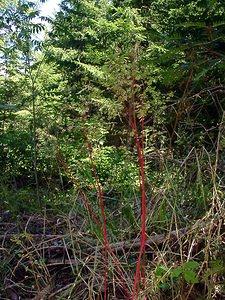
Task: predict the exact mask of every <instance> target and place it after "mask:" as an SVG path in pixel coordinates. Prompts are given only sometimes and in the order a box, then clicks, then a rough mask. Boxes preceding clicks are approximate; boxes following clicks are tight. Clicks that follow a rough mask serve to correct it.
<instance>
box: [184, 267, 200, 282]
mask: <svg viewBox="0 0 225 300" xmlns="http://www.w3.org/2000/svg"><path fill="white" fill-rule="evenodd" d="M184 279H185V280H186V281H187V282H188V283H192V284H194V283H198V282H199V281H198V278H197V277H196V273H195V272H194V271H192V270H185V272H184Z"/></svg>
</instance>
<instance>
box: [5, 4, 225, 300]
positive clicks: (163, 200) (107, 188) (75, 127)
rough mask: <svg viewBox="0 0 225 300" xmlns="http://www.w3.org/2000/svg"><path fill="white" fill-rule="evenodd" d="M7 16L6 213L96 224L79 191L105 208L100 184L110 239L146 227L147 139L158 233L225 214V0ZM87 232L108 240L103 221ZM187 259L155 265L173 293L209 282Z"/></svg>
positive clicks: (153, 227)
mask: <svg viewBox="0 0 225 300" xmlns="http://www.w3.org/2000/svg"><path fill="white" fill-rule="evenodd" d="M39 2H44V1H39ZM39 4H40V3H39ZM0 14H1V16H2V18H1V20H0V34H1V36H0V166H1V168H0V205H1V210H2V211H9V212H10V214H12V216H13V217H15V216H16V215H17V214H22V213H30V212H37V211H40V209H43V208H44V209H45V208H46V209H47V210H49V211H52V210H54V211H57V212H63V213H70V214H75V215H76V216H79V217H80V218H82V219H87V220H90V219H91V218H90V215H89V212H88V211H86V210H85V209H83V204H81V200H80V197H79V196H78V194H79V192H80V190H79V189H82V191H84V193H85V194H86V195H87V197H88V199H89V200H90V203H91V205H92V206H93V210H94V212H95V213H96V214H98V212H99V211H100V208H99V204H98V201H97V200H96V199H97V197H98V184H97V183H98V182H97V181H99V186H100V187H101V189H102V195H103V199H104V203H105V206H106V217H107V218H108V219H109V220H110V218H112V217H113V220H112V221H108V224H107V225H108V226H109V239H111V240H112V241H113V242H115V241H117V240H123V239H128V238H129V239H130V238H131V237H133V236H136V235H137V234H138V232H139V229H140V224H141V221H140V220H141V217H140V216H141V205H140V203H139V199H140V197H141V192H142V190H141V188H140V183H141V172H140V155H139V153H138V148H137V147H136V145H137V139H138V138H140V140H141V138H143V140H142V143H143V144H144V146H145V147H144V156H145V181H146V196H147V214H148V219H147V225H148V226H147V227H148V229H147V231H149V232H148V234H150V233H152V232H154V231H155V232H157V233H161V232H167V231H169V230H171V229H174V228H176V229H177V227H185V226H187V225H190V224H192V222H194V220H197V219H199V218H201V217H202V218H204V216H206V215H211V214H212V215H213V214H214V213H215V214H216V215H217V214H221V212H222V209H223V206H224V178H225V127H224V126H225V123H224V121H225V120H224V117H225V114H224V111H225V82H224V80H225V79H224V71H225V54H224V46H225V7H224V3H223V1H220V0H209V1H203V0H198V1H191V0H180V1H176V0H151V1H148V0H142V1H141V0H140V1H136V0H114V1H108V0H62V2H61V4H60V10H59V12H58V13H56V15H55V17H54V18H52V19H50V18H44V17H41V16H40V12H39V10H38V6H37V3H36V4H35V3H34V2H29V1H26V0H21V1H17V0H11V1H6V0H2V1H1V3H0ZM42 21H45V22H46V21H48V22H49V23H50V24H51V30H49V31H48V32H47V33H46V36H45V39H44V41H40V40H39V39H38V38H37V34H38V33H39V32H41V31H42V30H44V28H45V26H44V25H43V22H42ZM134 119H135V120H136V125H137V126H136V128H134V127H135V126H134V122H133V120H134ZM142 121H143V122H142ZM132 122H133V123H132ZM132 126H133V127H132ZM87 139H88V141H90V144H91V148H89V149H88V148H87ZM57 149H58V150H57ZM59 156H60V157H61V162H60V160H59ZM90 156H91V160H90ZM62 160H63V161H64V162H65V164H66V166H67V167H68V169H69V172H71V174H72V175H73V176H74V178H76V180H77V182H78V185H79V187H78V186H75V185H74V184H73V179H72V178H71V176H70V175H69V172H68V170H66V169H65V166H63V164H62ZM92 163H93V164H94V166H95V169H96V172H97V177H98V180H96V177H95V176H94V172H93V169H92V167H93V166H92ZM81 207H82V210H81ZM108 219H107V220H108ZM84 230H87V231H88V232H90V233H91V234H92V235H97V236H98V237H99V236H100V233H99V232H98V229H96V226H95V225H93V223H92V222H86V223H85V225H84ZM215 249H216V250H217V253H218V255H217V256H218V257H219V259H221V257H220V256H221V249H217V248H216V246H215ZM218 257H214V256H213V255H212V256H211V258H210V259H215V260H216V259H218ZM198 260H199V261H201V260H203V258H202V257H201V256H198ZM161 263H162V261H161ZM176 263H177V261H176ZM177 265H178V267H176V268H175V266H174V265H173V266H171V267H170V266H167V267H164V266H160V265H159V266H157V268H156V271H155V273H154V276H155V278H156V280H158V281H157V282H158V283H159V290H160V291H162V294H163V293H164V292H165V290H166V291H167V290H170V288H171V286H172V287H173V285H174V282H176V280H177V282H179V283H180V284H181V285H182V284H183V285H185V284H186V283H188V284H192V283H193V284H196V283H198V281H197V277H196V276H197V273H196V271H195V270H196V268H198V267H199V265H200V264H197V265H195V264H194V265H193V266H191V267H190V266H189V265H188V264H185V263H184V261H179V262H178V263H177ZM220 271H221V270H220ZM200 273H201V271H200V270H199V274H200ZM199 274H198V275H199ZM203 277H204V276H203ZM203 279H204V278H203ZM205 281H206V280H205ZM173 288H175V287H173ZM175 290H176V289H175ZM172 291H173V289H172ZM170 292H171V290H170ZM170 292H169V293H168V294H167V296H168V295H169V296H168V299H173V296H174V295H173V292H171V293H172V294H170ZM163 295H164V294H163ZM99 299H100V298H99ZM154 299H156V298H154ZM158 299H164V298H158ZM165 299H166V298H165ZM185 299H186V298H185ZM199 299H200V298H199Z"/></svg>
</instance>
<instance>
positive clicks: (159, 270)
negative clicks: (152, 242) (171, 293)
mask: <svg viewBox="0 0 225 300" xmlns="http://www.w3.org/2000/svg"><path fill="white" fill-rule="evenodd" d="M168 270H169V269H168V268H166V267H163V266H159V267H157V268H156V270H155V276H158V277H161V276H162V275H164V274H166V273H167V272H168Z"/></svg>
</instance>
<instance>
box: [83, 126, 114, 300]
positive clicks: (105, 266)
mask: <svg viewBox="0 0 225 300" xmlns="http://www.w3.org/2000/svg"><path fill="white" fill-rule="evenodd" d="M84 134H85V137H86V140H87V146H88V152H89V157H90V162H91V167H92V171H93V173H94V177H95V182H96V185H97V188H98V197H99V202H100V208H101V213H102V220H103V239H104V246H105V247H104V252H103V253H104V300H106V298H107V273H108V272H107V271H108V261H107V226H106V218H105V208H104V203H103V197H102V189H101V187H100V184H99V181H98V175H97V172H96V169H95V166H94V162H93V157H92V149H91V144H90V141H89V139H88V135H87V132H86V129H84Z"/></svg>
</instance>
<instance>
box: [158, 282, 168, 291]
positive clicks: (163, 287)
mask: <svg viewBox="0 0 225 300" xmlns="http://www.w3.org/2000/svg"><path fill="white" fill-rule="evenodd" d="M159 288H160V289H161V290H163V291H165V290H168V289H169V288H170V285H169V283H160V284H159Z"/></svg>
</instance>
